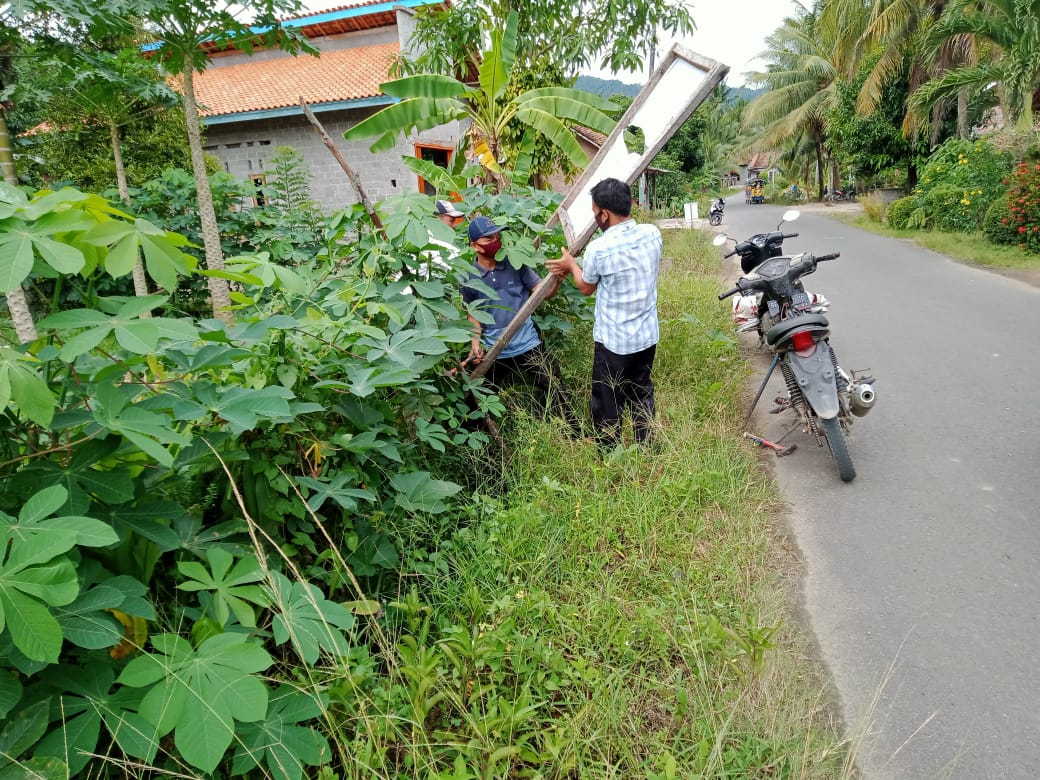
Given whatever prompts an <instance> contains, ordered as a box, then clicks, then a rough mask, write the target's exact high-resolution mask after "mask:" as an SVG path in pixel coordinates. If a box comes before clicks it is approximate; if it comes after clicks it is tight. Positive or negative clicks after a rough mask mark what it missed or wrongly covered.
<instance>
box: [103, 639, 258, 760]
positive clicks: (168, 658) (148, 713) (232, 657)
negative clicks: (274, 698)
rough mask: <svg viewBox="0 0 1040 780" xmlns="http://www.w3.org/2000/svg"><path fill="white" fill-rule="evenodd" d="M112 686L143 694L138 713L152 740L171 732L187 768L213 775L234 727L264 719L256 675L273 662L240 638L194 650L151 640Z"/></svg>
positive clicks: (212, 642) (174, 642)
mask: <svg viewBox="0 0 1040 780" xmlns="http://www.w3.org/2000/svg"><path fill="white" fill-rule="evenodd" d="M151 642H152V646H153V647H154V648H155V650H156V652H155V653H143V654H141V655H140V656H138V657H137V658H135V659H134V660H132V661H131V662H130V663H129V664H127V666H126V668H125V669H123V671H122V673H121V674H120V675H119V679H118V680H117V682H119V683H122V684H123V685H126V686H128V687H130V688H144V689H147V693H145V695H144V698H143V699H142V700H141V704H140V709H139V713H140V715H141V717H143V718H144V719H145V720H146V721H147V722H148V723H150V724H151V725H152V726H153V727H154V728H155V734H156V736H157V737H160V738H161V737H164V736H166V735H167V734H169V733H170V732H171V731H173V733H174V734H173V738H174V744H176V746H177V749H178V750H179V751H180V754H181V756H183V757H184V759H185V760H186V761H188V762H189V763H190V764H191V765H192V766H195V767H198V768H199V769H201V770H203V771H204V772H212V771H213V770H214V769H216V766H217V764H218V763H219V762H220V759H221V758H223V756H224V751H225V750H227V748H228V747H229V746H230V745H231V741H232V739H233V738H234V734H235V731H234V725H235V723H236V722H244V723H254V722H256V721H262V720H263V719H264V717H265V716H266V715H267V702H268V691H267V687H266V686H265V685H264V683H263V681H262V680H261V679H260V678H259V677H257V676H256V675H257V674H258V673H260V672H263V671H265V670H266V669H267V668H268V667H269V666H271V664H272V663H273V659H272V658H271V656H270V655H268V654H267V653H266V652H265V651H264V650H263V649H262V648H260V647H259V646H257V645H256V644H255V643H253V642H251V641H250V640H249V637H247V636H246V635H245V634H230V633H229V634H218V635H217V636H213V637H210V638H209V639H207V640H205V641H204V642H202V643H201V644H200V645H199V647H198V649H195V648H193V647H192V646H191V644H190V643H188V642H187V641H186V640H184V639H182V638H181V637H179V636H176V635H174V634H160V635H158V636H154V637H152V640H151Z"/></svg>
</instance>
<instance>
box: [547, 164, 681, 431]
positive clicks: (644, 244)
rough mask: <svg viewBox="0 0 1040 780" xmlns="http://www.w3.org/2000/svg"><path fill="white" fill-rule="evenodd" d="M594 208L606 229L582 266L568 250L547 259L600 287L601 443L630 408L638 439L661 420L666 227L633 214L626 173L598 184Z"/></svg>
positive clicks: (595, 383) (583, 283)
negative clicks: (658, 377) (656, 376)
mask: <svg viewBox="0 0 1040 780" xmlns="http://www.w3.org/2000/svg"><path fill="white" fill-rule="evenodd" d="M591 194H592V213H593V217H594V219H595V220H596V225H597V226H598V227H599V229H600V230H602V231H603V235H601V236H600V237H599V238H596V239H594V240H592V241H590V242H589V244H588V246H587V247H586V249H585V255H584V258H583V263H582V266H579V265H578V263H577V262H576V261H575V259H574V257H572V256H571V254H570V253H569V252H564V253H563V257H561V258H560V259H559V260H550V261H548V262H547V263H546V265H547V266H548V268H549V270H550V271H551V272H552V273H553V274H555V275H556V276H559V277H560V278H564V277H566V276H570V277H571V278H572V279H573V280H574V285H575V286H576V287H577V288H578V289H579V290H581V291H582V292H583V293H585V295H592V294H593V293H595V295H596V313H595V323H594V325H593V329H592V339H593V341H594V342H595V349H594V352H593V358H592V398H591V404H590V408H591V411H592V424H593V426H594V427H595V429H596V438H597V440H598V441H599V444H600V447H601V448H603V449H610V448H613V447H614V445H616V444H617V443H618V442H619V441H620V438H621V431H620V423H621V416H622V415H623V414H624V411H625V409H626V408H627V409H630V410H631V412H632V426H633V429H634V433H635V439H636V441H637V442H644V441H646V440H647V439H649V438H650V436H651V428H652V425H653V421H654V383H653V381H652V380H651V378H650V372H651V371H652V369H653V367H654V356H655V355H656V353H657V342H658V339H659V337H660V333H659V329H658V323H657V274H658V270H659V268H660V264H661V247H662V243H663V242H662V239H661V231H659V230H658V229H657V228H656V227H654V226H653V225H640V224H638V223H637V222H636V221H635V220H633V219H632V217H631V213H632V190H631V188H630V187H629V186H628V185H627V184H625V182H623V181H620V180H619V179H603V180H602V181H601V182H599V183H598V184H596V186H595V187H593V188H592V191H591Z"/></svg>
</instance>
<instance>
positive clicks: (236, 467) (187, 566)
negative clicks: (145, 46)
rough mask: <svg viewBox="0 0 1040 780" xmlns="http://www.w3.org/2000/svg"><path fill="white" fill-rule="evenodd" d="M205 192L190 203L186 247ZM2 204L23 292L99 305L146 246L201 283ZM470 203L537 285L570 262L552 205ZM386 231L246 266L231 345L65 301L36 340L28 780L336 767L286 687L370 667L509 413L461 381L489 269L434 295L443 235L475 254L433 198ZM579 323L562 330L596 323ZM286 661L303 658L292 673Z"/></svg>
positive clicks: (47, 199)
mask: <svg viewBox="0 0 1040 780" xmlns="http://www.w3.org/2000/svg"><path fill="white" fill-rule="evenodd" d="M170 176H171V178H170V179H169V180H168V182H170V181H172V182H174V183H177V181H178V176H179V174H176V173H171V174H170ZM179 181H180V183H184V181H183V176H181V177H180V179H179ZM163 186H164V185H162V184H161V183H160V186H158V187H157V188H156V190H155V193H161V192H164V191H166V190H164V189H163ZM9 189H10V188H9ZM185 190H186V188H179V187H171V188H170V190H169V191H170V192H172V193H174V196H175V197H173V198H171V201H172V202H171V203H170V204H168V208H169V213H172V214H174V215H175V217H176V218H178V219H183V220H184V222H183V223H182V224H187V223H188V220H189V219H190V216H191V215H190V213H189V212H190V207H189V205H188V201H189V198H188V196H187V195H186V194H184V191H185ZM4 193H5V197H6V198H7V202H6V205H4V204H0V208H2V209H3V210H5V211H6V217H5V218H4V219H3V220H2V221H0V246H6V247H7V250H5V251H6V255H4V254H3V253H2V252H0V258H2V257H7V258H8V271H7V276H8V278H10V279H14V278H16V277H17V276H18V275H19V274H21V273H24V268H25V267H26V260H25V258H26V257H29V258H30V259H31V261H32V266H31V268H32V269H33V270H32V273H48V274H50V275H52V276H53V277H54V278H55V281H56V282H57V281H61V282H68V280H69V278H70V275H69V274H70V273H72V272H73V270H75V273H77V274H78V276H79V278H81V279H82V280H83V281H84V283H85V284H86V285H87V287H88V288H90V289H97V285H98V284H99V283H100V281H102V280H103V279H106V278H107V277H108V275H109V274H113V273H115V274H118V273H123V272H124V268H125V265H126V263H125V262H124V260H125V258H124V257H123V253H127V254H129V253H128V252H127V250H126V249H124V248H123V247H124V246H125V245H129V246H132V247H133V248H134V249H135V250H136V249H137V248H140V249H141V250H142V251H143V252H144V254H145V257H146V259H147V258H148V257H149V255H154V257H155V258H157V263H161V262H162V261H164V260H167V261H170V262H172V260H171V259H170V258H173V257H174V256H176V257H178V258H181V257H182V256H181V255H180V254H179V252H180V249H179V247H180V246H182V245H184V243H185V242H184V239H183V238H182V237H180V236H177V235H175V234H171V233H167V232H166V231H164V230H162V229H159V228H155V227H153V226H152V224H151V223H149V222H144V220H142V219H140V218H135V217H133V216H130V215H128V214H126V213H124V212H123V211H121V210H118V209H114V208H113V207H112V206H111V205H110V204H108V203H107V202H106V201H104V200H103V199H102V198H100V197H98V196H93V195H91V196H88V195H84V194H82V193H78V192H75V191H71V190H67V191H62V192H60V193H46V192H45V193H40V194H39V195H37V196H35V197H32V198H28V197H24V196H22V195H21V193H20V192H18V191H15V190H10V192H8V191H7V190H5V191H4ZM464 195H465V197H466V198H467V201H468V203H467V207H468V208H470V209H472V210H474V211H475V212H484V213H492V214H494V215H495V217H496V219H500V220H502V221H504V222H506V223H508V224H510V226H511V227H512V228H513V230H511V231H509V236H508V239H507V241H508V243H507V250H508V252H509V257H510V260H511V261H512V262H514V263H515V264H517V265H523V264H529V265H540V264H541V262H542V260H543V259H544V257H545V256H546V253H547V252H552V253H556V252H557V251H558V248H559V247H560V246H561V245H562V243H563V237H562V235H561V233H560V231H559V230H558V229H555V230H552V231H550V230H548V229H547V228H546V227H545V222H546V220H547V219H548V216H549V214H551V212H552V210H553V208H554V207H555V205H556V203H557V202H558V199H557V197H556V196H554V195H552V194H551V193H535V192H531V193H527V194H524V193H502V194H493V193H489V192H485V191H483V190H482V189H480V188H468V189H466V190H464ZM155 197H156V200H158V199H159V198H158V196H157V195H156V196H155ZM157 205H158V204H157ZM378 208H379V211H380V214H381V216H382V218H383V225H384V228H385V235H384V234H383V233H380V232H379V231H376V230H375V229H374V228H373V225H372V224H371V223H370V221H369V218H368V216H367V214H366V213H365V212H364V210H363V209H361V208H360V207H359V208H354V209H351V210H349V211H345V212H341V213H340V214H337V215H336V216H335V217H334V218H333V219H331V220H330V221H328V222H327V223H325V224H323V225H322V226H321V230H322V235H321V245H320V249H318V250H316V251H314V252H313V253H312V254H309V255H306V256H305V257H304V259H303V260H301V261H299V262H290V263H276V262H274V261H273V260H272V259H271V258H270V257H267V256H263V255H239V256H237V257H235V258H232V259H230V260H229V262H228V268H227V271H226V275H227V276H228V277H229V278H231V279H233V280H235V281H236V282H237V283H238V284H239V285H241V288H240V290H239V291H238V292H237V293H236V296H237V299H238V300H239V302H240V305H241V306H242V307H243V315H242V317H241V320H240V323H239V324H238V325H237V326H235V327H234V328H228V327H227V326H225V325H223V324H220V323H217V322H215V321H212V320H201V319H196V318H193V317H186V316H178V313H177V311H176V309H175V308H173V307H172V306H171V304H170V302H169V299H168V297H167V296H151V297H145V298H136V297H135V298H126V297H122V296H105V295H97V294H95V295H94V296H93V305H92V306H89V307H82V306H79V307H74V308H62V302H61V299H60V297H59V296H55V297H54V298H52V299H51V302H52V308H51V313H50V314H48V315H47V316H45V317H44V318H43V319H41V320H40V321H39V327H40V332H41V334H42V335H41V338H40V340H39V341H38V342H36V343H34V344H31V345H27V347H25V348H23V349H21V350H19V349H14V348H9V347H5V348H3V349H2V350H0V402H2V409H3V412H4V414H3V415H0V433H2V435H0V463H2V465H0V479H3V481H4V485H5V490H4V491H3V493H2V494H0V550H4V554H3V556H2V557H0V712H2V713H4V715H5V716H6V715H8V714H10V715H11V716H13V717H15V718H17V719H20V720H19V722H27V723H33V724H35V723H36V722H37V721H36V720H35V719H34V718H35V716H33V715H32V712H31V711H30V709H29V708H30V707H32V706H35V703H36V702H40V701H44V700H49V701H52V702H54V704H53V706H48V707H46V708H45V709H46V711H47V713H48V714H47V716H46V718H45V720H44V721H43V726H42V727H41V728H36V727H35V726H34V728H33V730H32V732H31V734H29V735H28V736H26V737H24V738H19V741H18V743H17V745H15V747H17V751H15V752H13V753H11V755H12V759H16V760H18V761H19V762H21V764H23V765H27V766H31V767H33V768H34V769H39V771H40V772H41V773H43V772H44V771H49V770H46V767H47V766H50V765H51V764H48V763H47V762H51V763H52V764H53V765H54V766H57V762H58V761H61V762H64V763H65V764H67V766H68V767H69V769H70V771H71V772H72V773H73V774H75V773H82V772H84V771H87V768H88V764H89V761H88V759H87V758H86V757H85V755H86V754H90V753H105V754H110V755H114V756H119V757H121V758H126V759H128V760H134V761H141V762H145V763H147V764H149V765H152V766H157V767H159V770H158V771H165V770H166V769H171V770H172V769H174V768H175V767H177V766H179V767H181V769H183V768H184V767H185V766H187V767H191V768H192V769H193V770H198V771H202V772H207V773H208V772H215V771H229V772H231V773H244V772H248V771H251V770H252V769H253V767H255V766H256V765H257V764H261V765H264V766H265V767H266V769H265V771H267V772H270V773H271V774H272V775H274V776H277V777H288V778H296V777H301V776H302V774H303V773H304V772H305V769H306V768H307V767H312V766H317V765H319V764H322V763H325V762H327V761H329V759H330V749H329V746H328V743H327V741H326V739H325V738H324V737H323V736H321V735H320V734H319V733H318V732H317V730H316V729H315V726H316V724H315V722H314V721H315V720H316V719H318V718H322V717H325V716H326V712H325V708H326V706H327V703H326V701H325V699H323V698H322V697H320V696H312V695H311V694H310V693H308V692H305V691H302V690H298V689H296V688H295V687H293V688H286V687H281V688H276V687H274V686H272V685H269V684H268V682H267V680H266V679H265V677H264V676H263V674H264V673H267V672H268V671H269V670H271V671H270V674H272V675H273V676H274V678H275V681H276V683H277V682H278V681H281V682H285V683H289V682H292V681H293V680H296V679H297V678H296V672H297V670H301V669H306V670H307V671H306V674H308V675H319V676H320V675H323V674H325V671H323V670H324V669H326V668H330V669H333V668H336V667H337V666H338V665H340V664H342V663H343V662H344V660H345V659H347V658H348V657H349V656H350V655H351V653H352V652H354V651H355V649H356V645H357V641H358V634H359V632H360V631H361V630H362V629H363V628H367V621H368V620H373V619H375V618H374V617H373V616H376V615H379V614H380V611H381V608H380V598H381V595H380V587H381V583H382V582H383V578H384V577H386V578H387V579H388V580H392V582H393V585H391V586H390V587H395V586H396V576H387V575H390V573H391V572H393V571H394V570H395V569H396V568H397V567H399V566H400V565H401V562H402V553H403V551H404V550H405V549H408V555H409V560H411V559H414V558H419V557H422V553H421V552H420V551H419V550H418V549H417V548H414V547H412V548H405V547H404V545H405V544H406V543H407V544H414V543H416V542H418V541H425V542H428V541H429V537H428V536H426V535H427V534H428V531H427V529H428V528H430V527H431V526H436V527H451V526H453V525H454V524H455V523H456V522H457V521H458V518H459V516H460V513H461V512H462V509H463V507H464V506H465V504H466V502H467V501H468V500H469V499H468V496H469V492H468V491H464V489H463V484H464V483H466V482H468V481H470V480H472V474H471V469H470V466H471V456H470V455H468V453H470V452H474V451H480V450H481V449H482V447H483V445H484V443H486V442H487V437H486V435H485V434H484V433H483V432H481V431H480V430H479V429H478V427H477V426H476V425H475V424H474V423H475V421H476V420H478V419H479V418H480V417H483V416H485V415H488V414H495V413H500V412H501V410H502V408H503V407H502V405H501V403H500V402H499V401H498V399H497V398H496V397H495V396H491V395H489V394H488V392H487V390H486V389H485V388H483V387H482V386H481V385H470V384H469V383H468V382H466V381H465V379H461V378H458V377H456V376H453V375H452V374H450V373H449V372H448V371H446V369H448V368H455V367H456V366H457V364H458V359H459V355H460V353H461V352H462V351H464V349H465V347H466V345H467V344H468V341H469V333H470V326H469V323H468V321H467V320H466V318H465V313H464V311H463V310H462V308H461V301H460V299H459V297H458V295H457V293H456V290H457V288H458V284H459V282H460V280H461V279H462V278H463V277H464V276H468V274H469V273H470V271H469V265H470V262H469V260H468V259H466V258H465V255H461V256H460V257H458V258H446V262H445V267H444V268H440V267H438V270H437V273H435V274H433V275H432V276H430V277H429V278H420V277H417V276H416V274H417V273H418V271H419V269H420V268H421V267H422V266H423V265H425V264H428V262H429V258H428V255H427V253H428V252H430V251H431V249H432V245H431V243H430V237H431V235H438V236H442V237H443V238H448V237H449V236H450V231H447V229H446V228H445V226H444V225H443V224H442V223H440V222H439V221H437V220H436V219H435V218H434V217H432V216H431V215H432V213H433V208H432V201H431V199H430V198H427V197H425V196H420V195H416V196H413V197H411V198H402V199H397V200H395V201H391V202H387V203H383V204H379V205H378ZM0 213H3V211H0ZM157 222H158V219H157ZM248 227H249V226H248V225H246V224H243V228H242V233H241V235H240V236H238V237H237V238H236V240H238V241H240V242H242V243H243V244H245V245H250V244H251V243H252V242H255V241H257V238H256V234H255V233H251V232H249V229H248ZM445 231H447V235H444V233H445ZM134 242H136V243H134ZM54 263H56V264H57V265H58V266H59V267H62V268H66V267H67V268H68V270H69V273H67V274H62V275H60V276H59V275H58V274H57V270H56V269H55V268H54V265H53V264H54ZM156 267H160V266H156ZM191 267H192V265H191V263H189V262H187V261H184V265H183V268H184V269H185V270H191ZM48 269H49V270H48ZM154 275H156V274H153V276H154ZM399 277H400V278H399ZM557 299H558V300H555V301H554V302H553V305H552V306H551V307H547V309H546V311H545V312H543V313H542V315H541V316H540V320H541V322H542V325H543V327H544V329H545V331H546V332H561V331H566V330H567V329H568V328H569V327H571V326H572V322H573V319H574V317H575V314H576V313H587V311H588V308H587V304H586V303H585V301H584V299H583V300H582V307H580V308H579V307H575V308H573V309H571V308H569V307H570V306H571V305H572V300H571V299H570V298H569V297H568V296H567V295H566V294H561V295H559V296H557ZM146 314H152V315H153V316H150V317H147V316H144V315H146ZM225 469H226V470H225ZM229 476H230V478H231V480H233V482H229V479H228V477H229ZM460 483H463V484H460ZM41 484H50V485H54V486H53V487H49V488H46V489H44V490H40V485H41ZM319 534H324V539H325V541H324V542H321V543H316V542H317V539H318V538H319V536H318V535H319ZM152 601H155V602H157V603H162V604H163V611H162V614H161V615H158V614H157V613H156V610H155V609H154V607H153V606H152ZM344 602H346V603H348V604H350V605H351V607H350V608H348V607H347V606H344ZM352 610H356V613H357V614H355V612H354V611H352ZM357 615H365V616H368V617H367V618H366V625H365V626H359V624H358V619H359V618H358V617H357ZM156 624H158V625H156ZM150 635H151V639H150V642H151V648H152V649H151V650H150V651H148V652H144V653H143V654H141V653H142V651H143V650H144V648H145V647H146V645H147V643H148V642H149V636H150ZM189 637H190V639H189ZM275 653H277V654H278V656H279V657H280V658H282V659H289V658H291V659H293V660H292V661H286V665H285V666H281V665H279V666H278V667H272V663H273V658H274V654H275ZM127 658H130V659H131V660H130V662H129V664H127V663H126V660H125V659H127ZM272 691H276V692H277V693H276V695H275V696H274V698H272ZM269 700H270V702H271V703H270V706H268V701H269ZM59 703H60V706H59ZM232 744H235V745H237V747H236V748H235V749H234V750H232V749H231V745H232ZM290 756H292V758H291V760H290V758H289V757H290ZM94 770H95V767H93V766H92V767H91V768H90V771H94Z"/></svg>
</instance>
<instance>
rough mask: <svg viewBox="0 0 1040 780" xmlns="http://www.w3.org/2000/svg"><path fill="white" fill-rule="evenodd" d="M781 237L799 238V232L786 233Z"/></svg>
mask: <svg viewBox="0 0 1040 780" xmlns="http://www.w3.org/2000/svg"><path fill="white" fill-rule="evenodd" d="M781 238H798V234H797V233H784V234H783V235H782V236H781Z"/></svg>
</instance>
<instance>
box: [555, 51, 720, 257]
mask: <svg viewBox="0 0 1040 780" xmlns="http://www.w3.org/2000/svg"><path fill="white" fill-rule="evenodd" d="M728 72H729V66H728V65H723V64H722V63H720V62H716V61H715V60H711V59H708V58H707V57H702V56H701V55H699V54H696V53H694V52H692V51H690V50H689V49H686V48H685V47H683V46H680V45H679V44H675V45H673V46H672V48H671V49H670V50H669V51H668V53H667V54H666V55H665V56H664V57H663V58H662V60H661V64H660V65H659V66H658V67H657V68H656V69H655V70H654V73H653V76H651V77H650V81H649V82H648V83H647V85H646V86H645V87H643V89H642V90H641V91H640V93H639V94H638V95H637V96H636V99H635V100H634V101H633V103H632V105H631V106H630V107H629V109H628V111H626V112H625V115H624V116H623V117H621V119H620V120H618V123H617V126H616V127H615V128H614V130H613V132H611V134H610V136H609V137H608V138H607V140H606V142H604V144H603V146H602V148H601V149H600V150H599V152H598V153H597V154H596V156H595V157H593V158H592V161H591V162H590V163H589V165H588V167H587V168H586V169H585V172H584V173H582V175H581V176H580V177H579V179H578V180H577V181H576V182H575V183H574V186H573V187H572V188H571V190H570V192H569V193H568V194H567V197H566V198H565V199H564V201H563V203H561V204H560V206H559V208H558V209H557V210H556V213H555V214H554V215H553V220H551V221H555V220H557V219H558V220H559V221H560V223H561V224H562V225H563V231H564V234H565V235H566V237H567V246H568V248H569V249H570V251H571V253H572V254H575V255H577V254H578V253H579V252H581V250H582V249H583V248H584V247H585V244H586V243H587V242H588V240H589V239H590V238H591V237H592V234H593V233H595V232H596V223H595V221H594V220H593V218H592V196H591V195H590V192H591V190H592V187H593V186H594V185H595V184H596V183H597V182H599V181H600V180H601V179H605V178H614V179H621V181H624V182H626V183H628V184H632V183H633V182H634V181H635V180H636V179H638V178H639V175H640V174H641V173H642V172H643V171H644V170H645V169H646V167H647V166H648V165H649V164H650V161H651V160H653V159H654V157H655V156H657V153H658V152H660V151H661V149H663V148H664V145H665V144H666V143H667V142H668V140H669V139H670V138H671V137H672V135H674V134H675V131H676V130H678V129H679V126H680V125H682V123H683V122H685V121H686V120H687V119H688V118H689V116H690V114H692V113H693V112H694V111H695V110H696V109H697V107H698V106H699V105H700V104H701V103H703V102H704V101H705V100H706V99H707V97H708V95H710V94H711V91H712V90H713V89H715V87H716V86H717V85H718V84H719V83H720V82H721V81H722V79H723V78H725V76H726V74H727V73H728ZM632 125H634V126H636V127H639V128H641V129H642V131H643V138H644V143H645V146H644V149H643V152H642V154H639V153H636V152H629V151H628V149H627V148H626V146H625V140H624V132H625V130H626V129H627V128H628V127H630V126H632Z"/></svg>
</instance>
